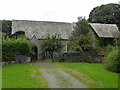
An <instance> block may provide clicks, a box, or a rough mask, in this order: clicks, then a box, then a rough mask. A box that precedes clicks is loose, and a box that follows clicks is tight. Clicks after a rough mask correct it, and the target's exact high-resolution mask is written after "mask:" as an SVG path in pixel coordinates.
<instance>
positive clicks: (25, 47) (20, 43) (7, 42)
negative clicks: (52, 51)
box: [2, 37, 33, 61]
mask: <svg viewBox="0 0 120 90" xmlns="http://www.w3.org/2000/svg"><path fill="white" fill-rule="evenodd" d="M2 53H3V54H2V60H3V61H12V60H15V57H16V55H20V54H21V55H27V56H30V57H31V56H32V54H33V52H32V44H31V43H30V42H29V41H28V40H27V39H26V38H22V37H19V38H17V39H15V38H12V39H11V38H9V37H7V38H6V39H5V38H4V37H3V40H2Z"/></svg>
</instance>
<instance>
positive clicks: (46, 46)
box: [41, 34, 62, 58]
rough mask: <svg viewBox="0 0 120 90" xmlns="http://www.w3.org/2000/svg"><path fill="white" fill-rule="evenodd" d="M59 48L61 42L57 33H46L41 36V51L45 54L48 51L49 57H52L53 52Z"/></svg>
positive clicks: (58, 50) (59, 49)
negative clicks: (44, 35) (45, 35)
mask: <svg viewBox="0 0 120 90" xmlns="http://www.w3.org/2000/svg"><path fill="white" fill-rule="evenodd" d="M61 49H62V42H61V37H60V36H59V34H55V35H52V36H50V35H49V34H48V35H47V37H45V38H43V41H42V42H41V51H42V52H43V53H46V54H47V53H49V54H50V56H51V58H53V52H60V51H61Z"/></svg>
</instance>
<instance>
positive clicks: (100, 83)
mask: <svg viewBox="0 0 120 90" xmlns="http://www.w3.org/2000/svg"><path fill="white" fill-rule="evenodd" d="M56 64H57V65H59V66H60V67H61V69H63V70H64V71H66V72H68V73H70V74H71V75H72V76H74V77H76V78H77V79H79V80H81V81H82V82H83V83H85V84H86V85H88V87H91V88H118V74H117V73H113V72H109V71H107V70H105V69H104V67H103V65H102V64H90V63H56Z"/></svg>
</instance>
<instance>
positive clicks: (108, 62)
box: [104, 47, 120, 73]
mask: <svg viewBox="0 0 120 90" xmlns="http://www.w3.org/2000/svg"><path fill="white" fill-rule="evenodd" d="M118 60H119V58H118V48H116V47H115V48H113V50H112V51H111V52H108V53H107V54H106V55H105V58H104V66H105V69H107V70H109V71H113V72H117V73H119V72H120V62H118Z"/></svg>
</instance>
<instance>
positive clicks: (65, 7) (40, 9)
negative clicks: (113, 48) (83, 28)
mask: <svg viewBox="0 0 120 90" xmlns="http://www.w3.org/2000/svg"><path fill="white" fill-rule="evenodd" d="M119 1H120V0H1V2H0V3H1V4H0V12H1V13H0V20H3V19H5V20H13V19H15V20H36V21H56V22H76V21H77V17H78V16H86V18H88V17H89V13H90V11H91V10H92V9H93V8H94V7H96V6H100V5H102V4H108V3H118V2H119Z"/></svg>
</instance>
